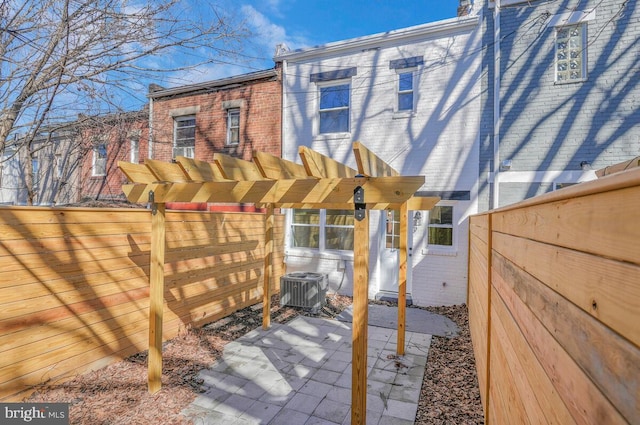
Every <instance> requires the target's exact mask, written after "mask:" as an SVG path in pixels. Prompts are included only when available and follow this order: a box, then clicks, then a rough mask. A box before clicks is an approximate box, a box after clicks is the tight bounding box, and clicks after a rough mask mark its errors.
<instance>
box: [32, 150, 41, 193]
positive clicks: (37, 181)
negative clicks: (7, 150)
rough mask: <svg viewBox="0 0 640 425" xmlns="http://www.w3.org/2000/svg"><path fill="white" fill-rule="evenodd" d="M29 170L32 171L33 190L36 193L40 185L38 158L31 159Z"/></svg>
mask: <svg viewBox="0 0 640 425" xmlns="http://www.w3.org/2000/svg"><path fill="white" fill-rule="evenodd" d="M31 170H32V171H33V174H32V176H33V190H34V191H36V192H37V191H38V185H39V184H40V160H39V159H38V158H32V159H31Z"/></svg>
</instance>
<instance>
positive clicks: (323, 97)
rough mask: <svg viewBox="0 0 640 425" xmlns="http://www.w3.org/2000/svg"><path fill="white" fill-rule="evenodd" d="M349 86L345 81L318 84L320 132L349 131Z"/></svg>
mask: <svg viewBox="0 0 640 425" xmlns="http://www.w3.org/2000/svg"><path fill="white" fill-rule="evenodd" d="M350 86H351V85H350V84H349V83H345V82H341V83H337V84H331V85H329V84H327V85H321V86H319V94H320V102H319V115H320V117H319V118H320V123H319V127H318V132H319V133H320V134H328V133H348V132H349V103H350V102H349V91H350Z"/></svg>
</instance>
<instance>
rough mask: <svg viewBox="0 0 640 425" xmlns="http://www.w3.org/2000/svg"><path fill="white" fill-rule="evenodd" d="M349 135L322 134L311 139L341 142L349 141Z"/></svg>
mask: <svg viewBox="0 0 640 425" xmlns="http://www.w3.org/2000/svg"><path fill="white" fill-rule="evenodd" d="M350 138H351V133H323V134H316V135H315V136H314V137H313V139H314V140H343V139H350Z"/></svg>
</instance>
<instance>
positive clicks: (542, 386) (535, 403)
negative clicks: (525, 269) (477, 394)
mask: <svg viewBox="0 0 640 425" xmlns="http://www.w3.org/2000/svg"><path fill="white" fill-rule="evenodd" d="M492 306H493V309H492V314H495V316H497V317H499V318H501V319H500V320H492V321H491V324H492V331H493V334H495V341H497V343H499V344H501V346H503V347H504V348H505V351H508V353H509V354H508V356H507V362H506V363H496V364H495V367H496V368H500V367H512V368H517V370H518V375H519V376H523V377H525V379H526V381H527V382H526V383H525V382H516V385H517V387H518V394H519V397H521V398H523V399H524V400H525V409H526V411H527V416H528V417H529V418H535V420H532V421H531V422H532V423H534V424H543V423H549V424H562V425H565V424H566V425H569V424H572V423H575V421H574V419H573V417H572V416H571V413H570V412H569V410H568V409H567V407H566V406H565V404H564V402H563V401H562V399H561V398H560V396H559V395H558V392H557V391H556V390H555V388H554V385H553V383H552V382H551V380H550V379H549V377H548V376H547V374H546V372H545V371H544V369H543V368H542V366H541V365H540V362H539V361H538V359H537V358H536V356H535V353H534V352H533V350H532V349H531V347H530V346H529V344H528V343H527V340H526V338H525V336H524V335H523V334H522V331H521V330H520V328H518V325H517V324H516V322H515V320H514V319H513V317H512V316H511V314H510V313H509V312H508V310H507V307H506V306H505V304H504V302H503V301H502V299H501V298H500V297H496V300H494V302H493V303H492Z"/></svg>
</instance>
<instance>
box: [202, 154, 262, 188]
mask: <svg viewBox="0 0 640 425" xmlns="http://www.w3.org/2000/svg"><path fill="white" fill-rule="evenodd" d="M213 161H214V162H215V163H216V164H217V165H218V167H219V169H220V172H221V173H222V176H223V177H224V178H225V179H229V180H237V181H260V180H267V179H266V178H265V177H263V176H262V173H260V170H259V169H258V167H257V166H256V164H254V163H253V162H249V161H245V160H244V159H240V158H234V157H232V156H229V155H225V154H222V153H216V154H214V155H213Z"/></svg>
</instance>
